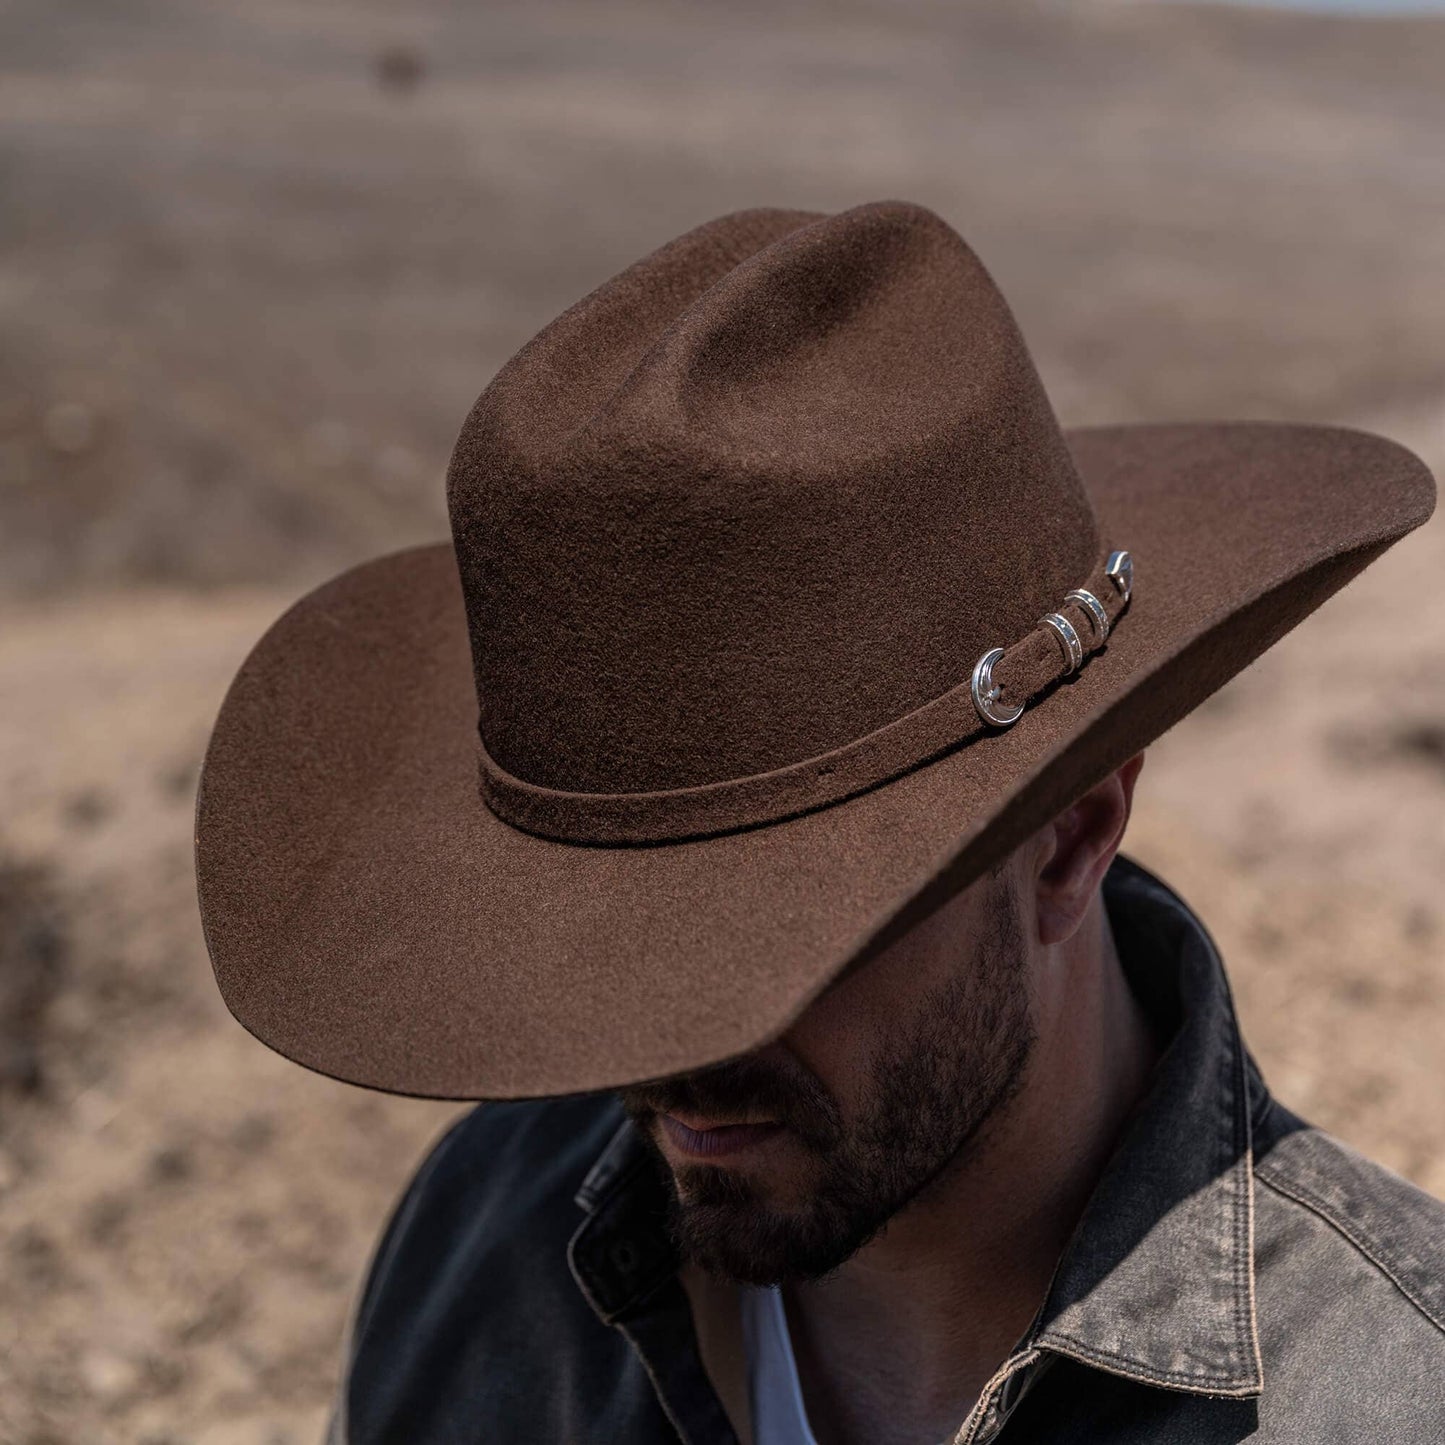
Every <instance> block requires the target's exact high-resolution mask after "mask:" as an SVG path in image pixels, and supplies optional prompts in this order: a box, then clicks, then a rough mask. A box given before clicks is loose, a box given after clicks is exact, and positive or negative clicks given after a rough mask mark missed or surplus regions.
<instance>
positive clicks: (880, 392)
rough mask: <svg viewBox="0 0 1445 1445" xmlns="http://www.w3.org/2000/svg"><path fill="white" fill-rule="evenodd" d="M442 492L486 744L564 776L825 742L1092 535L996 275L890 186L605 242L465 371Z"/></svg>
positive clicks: (1081, 563) (806, 750) (960, 671)
mask: <svg viewBox="0 0 1445 1445" xmlns="http://www.w3.org/2000/svg"><path fill="white" fill-rule="evenodd" d="M448 499H449V505H450V510H451V521H452V531H453V539H454V543H455V547H456V552H457V557H458V562H459V565H460V570H461V577H462V585H463V590H464V594H465V598H466V606H467V614H468V625H469V630H470V634H471V643H472V652H473V659H474V664H475V669H476V681H477V694H478V701H479V705H480V730H481V736H482V740H483V744H484V747H485V749H486V752H487V753H488V754H489V755H490V757H491V759H494V760H495V762H496V763H497V764H499V765H500V767H501V768H504V769H505V770H506V771H507V772H508V773H510V774H512V775H513V776H515V777H516V778H518V779H522V780H524V781H525V782H526V783H528V784H533V785H536V786H538V787H542V788H549V789H561V790H569V791H575V792H579V793H588V792H602V793H631V792H648V791H652V790H663V789H679V788H690V787H694V786H697V785H702V784H709V783H715V782H719V781H721V780H725V779H731V778H740V777H746V776H748V775H753V774H759V773H765V772H767V771H769V770H771V769H775V768H780V767H784V766H786V765H788V764H791V763H794V762H797V761H798V760H800V759H805V758H812V757H816V756H818V755H820V754H823V753H827V752H829V751H830V750H831V749H835V748H838V747H841V746H842V745H844V744H847V743H848V742H849V741H850V740H852V739H855V738H859V737H862V736H864V735H866V734H868V733H870V732H872V731H874V730H875V729H878V728H880V727H883V726H884V725H886V724H888V723H890V722H892V721H893V720H894V719H897V718H899V717H901V716H903V715H904V714H906V713H908V712H910V711H911V710H912V709H914V708H916V707H918V706H920V705H922V704H924V703H926V702H928V701H929V700H930V699H933V698H936V697H938V696H939V695H940V694H943V693H945V692H947V691H949V690H950V689H953V688H956V687H957V686H958V685H959V684H960V682H961V681H965V680H966V679H967V678H968V675H969V670H970V668H972V666H973V665H974V662H975V660H976V659H977V658H978V657H979V655H980V654H981V653H982V652H983V651H984V650H985V649H987V648H989V647H991V646H995V645H998V646H1005V647H1006V646H1008V645H1009V644H1010V643H1012V642H1014V641H1015V640H1016V639H1018V638H1020V637H1022V636H1023V635H1024V634H1026V633H1027V632H1028V631H1029V630H1030V629H1031V628H1032V627H1034V626H1035V625H1036V624H1037V621H1038V619H1039V617H1040V615H1041V614H1043V613H1045V612H1047V611H1048V610H1049V609H1050V608H1051V607H1054V606H1057V604H1058V601H1059V599H1060V598H1061V597H1062V596H1063V595H1064V593H1065V592H1066V591H1067V589H1069V588H1071V587H1074V586H1076V585H1078V584H1079V583H1080V582H1081V580H1082V579H1083V578H1084V577H1085V576H1086V575H1087V574H1088V573H1089V572H1090V570H1091V568H1092V567H1093V566H1094V565H1095V563H1096V560H1097V558H1098V555H1099V549H1100V546H1101V539H1100V538H1099V536H1098V533H1097V528H1096V525H1095V520H1094V515H1093V512H1092V509H1091V506H1090V503H1089V500H1088V496H1087V494H1086V493H1085V491H1084V488H1083V486H1082V485H1081V483H1080V481H1079V478H1078V476H1077V474H1076V473H1075V470H1074V466H1073V463H1072V461H1071V459H1070V456H1069V452H1068V450H1067V448H1066V446H1065V443H1064V440H1063V438H1062V435H1061V433H1060V430H1059V427H1058V424H1057V422H1056V420H1055V418H1054V415H1053V413H1052V410H1051V408H1050V406H1049V403H1048V400H1047V398H1046V396H1045V394H1044V391H1043V388H1042V386H1041V384H1040V382H1039V379H1038V376H1037V374H1036V372H1035V370H1034V367H1033V364H1032V362H1031V361H1030V359H1029V356H1028V353H1027V350H1026V348H1025V346H1024V343H1023V340H1022V338H1021V337H1020V335H1019V332H1018V330H1017V327H1016V326H1015V324H1014V322H1013V319H1012V317H1011V315H1010V314H1009V311H1008V308H1007V306H1006V305H1005V303H1004V301H1003V299H1002V297H1001V296H1000V295H999V293H998V291H997V289H996V288H995V286H994V285H993V283H992V281H991V279H990V278H989V277H988V275H987V273H986V272H985V271H984V269H983V267H982V265H981V264H980V263H979V261H978V260H977V258H976V257H975V256H974V255H973V253H972V252H971V251H970V250H969V248H968V247H967V246H966V245H965V244H964V242H963V241H962V239H961V238H960V237H959V236H958V235H957V234H956V233H955V232H954V231H953V230H952V229H951V228H950V227H949V226H948V225H946V224H945V223H944V222H943V221H942V220H941V219H940V218H939V217H937V216H936V215H935V214H934V213H933V212H931V211H929V210H927V209H925V208H923V207H920V206H917V205H911V204H906V203H902V202H879V203H873V204H869V205H864V206H859V207H856V208H854V209H852V210H849V211H844V212H841V213H839V214H837V215H831V216H825V215H818V214H814V213H808V212H797V211H780V210H752V211H742V212H738V213H736V214H733V215H729V216H724V217H722V218H721V219H719V220H717V221H713V222H711V223H709V224H707V225H704V226H700V227H698V228H697V229H696V230H693V231H691V232H689V233H687V234H686V235H684V236H682V237H680V238H679V239H677V240H676V241H673V242H672V243H670V244H669V245H667V246H664V247H663V248H662V249H661V250H659V251H656V252H654V253H653V254H652V255H650V256H648V257H646V258H644V259H643V260H642V261H640V262H638V263H637V264H636V265H634V266H632V267H630V268H629V269H628V270H626V271H624V272H623V273H621V274H620V275H619V276H617V277H615V278H614V279H613V280H611V281H609V282H608V283H607V284H606V285H604V286H602V287H601V288H599V289H598V290H597V291H595V292H593V293H592V294H591V295H590V296H588V297H586V298H585V299H584V300H582V301H581V302H579V303H578V304H577V305H576V306H574V307H572V308H571V309H570V310H568V311H567V312H565V313H564V314H563V315H562V316H560V317H559V318H558V319H557V320H556V321H554V322H553V323H552V324H551V325H549V326H548V327H547V328H546V329H544V330H543V331H542V332H541V333H539V334H538V335H537V336H536V337H535V338H534V339H533V340H532V341H531V342H530V343H529V344H528V345H527V346H526V347H524V348H523V349H522V350H521V351H520V352H519V353H518V354H517V355H516V356H515V357H514V358H513V359H512V360H511V361H510V362H509V363H508V364H507V365H506V366H505V367H503V368H502V370H501V371H500V372H499V373H498V374H497V376H496V378H495V379H494V380H493V381H492V383H491V384H490V385H489V386H488V387H487V389H486V390H485V391H484V392H483V393H482V395H481V397H480V398H479V400H478V402H477V404H476V406H475V407H474V409H473V411H472V413H471V416H470V417H469V419H468V421H467V424H466V426H465V427H464V429H463V431H462V434H461V437H460V439H459V441H458V443H457V447H456V450H455V453H454V455H453V458H452V464H451V469H450V472H449V477H448Z"/></svg>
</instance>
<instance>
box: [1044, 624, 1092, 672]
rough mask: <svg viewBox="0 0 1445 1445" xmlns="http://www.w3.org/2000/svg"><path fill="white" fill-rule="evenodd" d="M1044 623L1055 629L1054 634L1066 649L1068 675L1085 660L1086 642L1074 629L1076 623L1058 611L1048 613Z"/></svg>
mask: <svg viewBox="0 0 1445 1445" xmlns="http://www.w3.org/2000/svg"><path fill="white" fill-rule="evenodd" d="M1044 625H1045V626H1046V627H1051V628H1052V629H1053V631H1054V636H1055V637H1057V638H1058V639H1059V646H1060V647H1062V648H1063V649H1064V663H1065V666H1064V676H1065V677H1067V676H1068V675H1069V674H1070V673H1071V672H1073V671H1074V669H1075V668H1077V667H1078V666H1079V664H1080V663H1081V662H1083V660H1084V644H1083V643H1082V642H1081V641H1080V640H1079V634H1078V633H1077V632H1075V631H1074V624H1073V623H1072V622H1070V621H1069V619H1068V618H1067V617H1063V616H1061V615H1060V614H1059V613H1057V612H1050V613H1048V614H1047V615H1046V616H1045V617H1044Z"/></svg>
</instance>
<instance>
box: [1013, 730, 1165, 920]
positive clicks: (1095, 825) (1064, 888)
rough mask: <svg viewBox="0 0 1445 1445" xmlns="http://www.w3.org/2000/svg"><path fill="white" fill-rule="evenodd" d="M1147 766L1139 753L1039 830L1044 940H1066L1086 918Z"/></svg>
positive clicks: (1038, 882) (1039, 898) (1039, 887)
mask: <svg viewBox="0 0 1445 1445" xmlns="http://www.w3.org/2000/svg"><path fill="white" fill-rule="evenodd" d="M1143 766H1144V754H1143V753H1138V754H1136V755H1135V756H1134V757H1132V758H1130V759H1129V761H1128V762H1127V763H1125V764H1124V766H1123V767H1121V768H1119V769H1117V770H1116V771H1114V772H1112V773H1110V774H1109V776H1108V777H1107V778H1105V779H1104V780H1103V782H1101V783H1097V784H1095V785H1094V787H1092V788H1090V789H1089V791H1088V792H1087V793H1085V794H1084V795H1083V797H1081V798H1080V799H1079V800H1078V801H1077V802H1076V803H1074V804H1073V805H1072V806H1071V807H1069V808H1066V809H1065V810H1064V811H1063V812H1062V813H1060V814H1059V815H1058V817H1057V818H1055V819H1054V821H1053V822H1052V823H1050V824H1048V826H1047V827H1045V828H1043V829H1041V830H1040V832H1039V834H1038V845H1039V846H1038V852H1037V853H1036V855H1035V856H1036V860H1037V861H1036V868H1037V873H1036V876H1035V879H1034V888H1035V893H1036V899H1037V910H1036V912H1037V917H1038V922H1039V942H1040V943H1043V944H1050V943H1062V942H1063V941H1064V940H1065V939H1067V938H1071V937H1072V936H1073V934H1074V932H1075V931H1076V930H1077V929H1078V927H1079V925H1080V924H1081V923H1082V922H1083V921H1084V915H1085V913H1087V912H1088V908H1089V904H1090V903H1091V902H1092V901H1093V898H1094V894H1095V893H1096V892H1097V890H1098V887H1099V884H1100V883H1101V882H1102V881H1103V878H1104V874H1105V873H1106V872H1107V871H1108V868H1109V864H1110V863H1112V862H1113V861H1114V855H1115V854H1116V853H1117V852H1118V851H1119V844H1120V843H1121V842H1123V839H1124V829H1125V827H1126V826H1127V825H1128V822H1129V810H1130V808H1131V807H1132V806H1133V802H1134V780H1135V779H1136V778H1137V777H1138V776H1139V769H1140V768H1142V767H1143Z"/></svg>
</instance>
